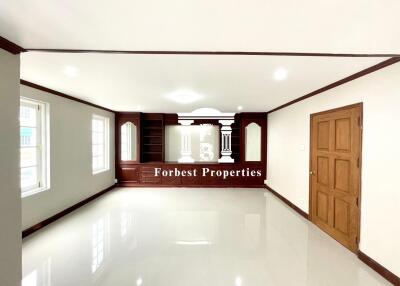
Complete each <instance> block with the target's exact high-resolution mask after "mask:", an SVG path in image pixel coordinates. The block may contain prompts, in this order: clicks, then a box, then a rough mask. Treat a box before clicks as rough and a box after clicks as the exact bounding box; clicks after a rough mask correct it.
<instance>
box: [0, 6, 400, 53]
mask: <svg viewBox="0 0 400 286" xmlns="http://www.w3.org/2000/svg"><path fill="white" fill-rule="evenodd" d="M399 11H400V1H399V0H385V1H382V0H367V1H366V0H351V1H349V0H327V1H321V0H307V1H299V0H269V1H268V0H247V1H245V0H217V1H216V0H169V1H161V0H146V1H138V0H113V1H110V0H85V1H82V0H68V1H65V0H63V1H54V0H40V1H37V0H2V1H0V35H1V36H3V37H5V38H7V39H9V40H11V41H13V42H15V43H17V44H19V45H21V46H22V47H24V48H58V49H96V50H100V49H111V50H196V51H261V52H265V51H270V52H320V53H396V54H400V17H399Z"/></svg>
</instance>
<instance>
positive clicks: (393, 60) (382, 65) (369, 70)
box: [267, 57, 400, 114]
mask: <svg viewBox="0 0 400 286" xmlns="http://www.w3.org/2000/svg"><path fill="white" fill-rule="evenodd" d="M399 61H400V57H392V58H390V59H387V60H384V61H383V62H380V63H378V64H376V65H373V66H371V67H369V68H366V69H364V70H362V71H359V72H357V73H355V74H352V75H350V76H348V77H345V78H343V79H341V80H338V81H335V82H334V83H331V84H328V85H327V86H324V87H322V88H320V89H317V90H314V91H312V92H310V93H308V94H306V95H303V96H301V97H299V98H296V99H294V100H292V101H289V102H287V103H285V104H282V105H280V106H278V107H276V108H274V109H272V110H270V111H268V112H267V113H268V114H269V113H272V112H275V111H278V110H280V109H282V108H285V107H288V106H290V105H292V104H295V103H297V102H299V101H302V100H305V99H307V98H309V97H312V96H314V95H318V94H320V93H322V92H325V91H327V90H330V89H332V88H335V87H337V86H339V85H342V84H344V83H347V82H349V81H352V80H355V79H357V78H360V77H362V76H365V75H367V74H370V73H372V72H375V71H377V70H380V69H383V68H385V67H387V66H390V65H393V64H395V63H397V62H399Z"/></svg>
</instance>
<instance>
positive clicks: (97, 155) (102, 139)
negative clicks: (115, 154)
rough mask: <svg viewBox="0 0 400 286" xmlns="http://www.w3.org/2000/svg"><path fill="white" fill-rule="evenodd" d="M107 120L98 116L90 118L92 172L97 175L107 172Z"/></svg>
mask: <svg viewBox="0 0 400 286" xmlns="http://www.w3.org/2000/svg"><path fill="white" fill-rule="evenodd" d="M108 149H109V119H108V118H106V117H103V116H99V115H93V118H92V170H93V174H98V173H100V172H103V171H107V170H109V168H110V167H109V150H108Z"/></svg>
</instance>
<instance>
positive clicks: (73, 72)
mask: <svg viewBox="0 0 400 286" xmlns="http://www.w3.org/2000/svg"><path fill="white" fill-rule="evenodd" d="M64 74H65V75H66V76H69V77H77V76H78V75H79V70H78V68H76V67H74V66H66V67H65V68H64Z"/></svg>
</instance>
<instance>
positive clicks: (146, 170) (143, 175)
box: [140, 165, 162, 184]
mask: <svg viewBox="0 0 400 286" xmlns="http://www.w3.org/2000/svg"><path fill="white" fill-rule="evenodd" d="M154 168H161V165H148V166H145V165H142V166H140V183H141V184H161V183H162V181H161V177H160V176H159V177H156V176H155V172H154Z"/></svg>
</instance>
